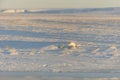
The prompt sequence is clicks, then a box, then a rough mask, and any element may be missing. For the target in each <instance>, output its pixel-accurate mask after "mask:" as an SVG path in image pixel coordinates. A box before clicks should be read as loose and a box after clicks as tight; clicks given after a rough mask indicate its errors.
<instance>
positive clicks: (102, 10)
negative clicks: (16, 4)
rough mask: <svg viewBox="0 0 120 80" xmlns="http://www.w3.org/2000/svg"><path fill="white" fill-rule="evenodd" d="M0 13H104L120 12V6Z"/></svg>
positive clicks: (10, 10) (5, 10)
mask: <svg viewBox="0 0 120 80" xmlns="http://www.w3.org/2000/svg"><path fill="white" fill-rule="evenodd" d="M0 13H47V14H62V13H104V14H119V13H120V7H113V8H80V9H79V8H68V9H60V8H59V9H55V8H54V9H3V10H0Z"/></svg>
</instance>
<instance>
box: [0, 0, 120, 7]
mask: <svg viewBox="0 0 120 80" xmlns="http://www.w3.org/2000/svg"><path fill="white" fill-rule="evenodd" d="M98 7H120V0H0V8H98Z"/></svg>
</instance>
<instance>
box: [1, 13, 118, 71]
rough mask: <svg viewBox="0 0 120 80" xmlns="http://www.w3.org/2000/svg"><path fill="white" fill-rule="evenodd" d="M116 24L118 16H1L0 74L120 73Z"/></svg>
mask: <svg viewBox="0 0 120 80" xmlns="http://www.w3.org/2000/svg"><path fill="white" fill-rule="evenodd" d="M119 21H120V17H119V15H114V16H113V15H80V14H71V15H70V14H68V15H66V14H58V15H57V14H0V71H43V72H61V73H62V72H120V27H119V26H120V23H119ZM69 42H72V43H69Z"/></svg>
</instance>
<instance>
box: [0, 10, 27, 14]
mask: <svg viewBox="0 0 120 80" xmlns="http://www.w3.org/2000/svg"><path fill="white" fill-rule="evenodd" d="M25 11H26V10H24V9H7V10H4V11H2V13H24V12H25Z"/></svg>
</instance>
